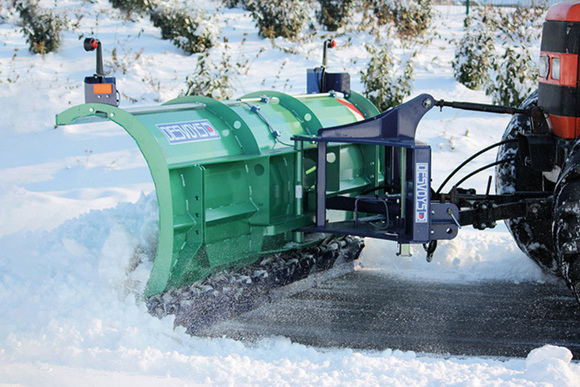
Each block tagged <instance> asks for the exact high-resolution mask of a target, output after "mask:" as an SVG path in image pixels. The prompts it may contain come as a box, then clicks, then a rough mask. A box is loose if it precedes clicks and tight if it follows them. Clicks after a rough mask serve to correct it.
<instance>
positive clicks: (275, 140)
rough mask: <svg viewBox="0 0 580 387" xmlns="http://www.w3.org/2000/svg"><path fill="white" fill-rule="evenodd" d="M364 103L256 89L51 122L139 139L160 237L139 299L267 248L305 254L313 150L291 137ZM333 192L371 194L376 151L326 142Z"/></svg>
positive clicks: (345, 116) (89, 110)
mask: <svg viewBox="0 0 580 387" xmlns="http://www.w3.org/2000/svg"><path fill="white" fill-rule="evenodd" d="M378 113H379V112H378V111H377V109H376V108H375V107H374V106H373V105H372V104H371V103H370V102H369V101H368V100H366V99H365V98H364V97H362V96H360V95H358V94H356V93H352V95H351V96H350V97H349V98H348V99H346V98H344V97H337V96H335V95H334V94H333V95H330V94H328V93H327V94H310V95H304V96H299V97H292V96H289V95H286V94H283V93H278V92H273V91H266V92H256V93H252V94H249V95H247V96H244V97H242V98H241V99H239V100H236V101H225V102H218V101H215V100H212V99H210V98H204V97H182V98H178V99H175V100H172V101H169V102H167V103H165V104H163V105H161V106H158V107H152V108H151V107H149V108H141V109H126V110H124V109H121V108H118V107H115V106H112V105H106V104H99V103H89V104H83V105H79V106H75V107H72V108H70V109H68V110H66V111H64V112H62V113H60V114H58V115H57V116H56V124H57V125H69V124H77V123H83V122H91V121H99V120H110V121H113V122H115V123H117V124H118V125H120V126H121V127H123V128H124V129H125V130H126V131H127V133H129V135H131V136H132V137H133V139H134V140H135V141H136V143H137V145H138V147H139V149H140V150H141V152H142V153H143V156H144V158H145V160H146V161H147V164H148V166H149V170H150V172H151V175H152V178H153V182H154V184H155V190H156V195H157V201H158V205H159V240H158V245H157V253H156V258H155V261H154V264H153V270H152V272H151V275H150V278H149V281H148V283H147V289H146V294H145V296H147V297H151V296H153V295H156V294H159V293H162V292H164V291H167V290H170V289H175V288H180V287H184V286H187V285H189V284H191V283H193V282H195V281H197V280H200V279H202V278H205V277H207V276H208V275H210V274H211V273H214V272H217V271H220V270H223V269H226V268H228V269H229V268H240V267H244V266H247V265H249V264H251V263H253V262H255V261H257V260H258V259H259V258H260V256H262V255H263V254H265V253H268V252H272V251H283V250H288V249H291V248H293V249H295V248H297V247H301V246H302V247H306V246H307V244H308V243H307V242H306V241H307V239H303V235H302V234H300V233H298V232H294V231H293V230H295V229H297V228H299V227H304V226H308V225H311V224H313V220H314V215H315V206H316V203H315V192H314V191H315V190H314V185H315V183H316V173H315V169H316V167H315V166H316V148H315V145H312V144H306V145H302V144H303V143H301V142H297V143H294V141H292V140H291V138H292V137H293V136H296V135H302V136H304V135H315V134H316V133H317V131H318V129H320V128H325V127H332V126H337V125H343V124H348V123H352V122H355V121H357V120H360V119H363V118H368V117H371V116H374V115H376V114H378ZM328 156H329V157H328V158H327V160H328V161H327V163H328V167H327V168H328V176H327V180H328V182H327V184H328V189H329V191H332V192H333V194H357V193H360V192H363V191H364V190H366V189H368V188H369V187H376V186H377V185H378V183H379V180H380V178H381V177H380V176H379V172H378V171H379V170H378V164H379V161H378V150H377V147H376V146H374V145H356V144H331V145H330V146H329V148H328Z"/></svg>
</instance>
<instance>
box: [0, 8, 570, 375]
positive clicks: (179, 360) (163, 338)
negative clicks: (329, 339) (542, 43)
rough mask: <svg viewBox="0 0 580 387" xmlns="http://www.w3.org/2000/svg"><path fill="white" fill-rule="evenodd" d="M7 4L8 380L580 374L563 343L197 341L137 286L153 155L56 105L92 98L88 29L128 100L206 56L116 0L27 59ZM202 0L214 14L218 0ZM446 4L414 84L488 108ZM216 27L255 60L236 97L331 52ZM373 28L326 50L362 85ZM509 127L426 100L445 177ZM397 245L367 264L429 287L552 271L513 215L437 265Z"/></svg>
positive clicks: (444, 253) (295, 87)
mask: <svg viewBox="0 0 580 387" xmlns="http://www.w3.org/2000/svg"><path fill="white" fill-rule="evenodd" d="M8 3H10V2H2V3H0V4H1V5H2V8H0V104H1V106H2V108H1V109H0V252H1V253H0V310H1V311H2V312H1V314H0V385H3V386H4V385H6V386H29V385H34V386H78V385H86V386H104V385H110V384H113V385H123V386H159V385H163V386H196V385H364V386H368V385H518V386H522V385H558V386H574V385H580V365H579V364H578V363H576V362H575V361H573V360H571V359H572V355H571V353H570V351H569V350H568V349H566V348H563V347H555V346H545V347H542V348H538V349H535V350H533V351H532V352H531V353H530V354H529V356H528V357H527V358H526V359H519V358H513V359H494V358H478V357H453V356H442V355H434V354H418V353H414V352H410V351H407V352H402V351H399V350H396V349H388V350H386V351H382V352H372V351H355V350H350V349H320V348H312V347H307V346H304V345H300V344H296V343H292V342H290V340H288V339H287V338H283V337H272V338H269V339H265V340H262V341H259V342H257V343H253V344H250V343H243V342H239V341H234V340H230V339H225V338H222V339H208V338H199V337H190V336H188V335H186V334H185V332H184V330H183V329H182V328H179V327H178V328H174V326H173V320H172V318H170V317H168V318H164V319H162V320H160V319H157V318H155V317H152V316H151V315H149V314H148V313H147V311H146V308H145V305H144V303H143V300H142V298H141V294H142V291H143V288H144V283H145V281H146V279H147V277H148V273H149V269H150V263H149V259H150V258H151V257H152V256H153V255H154V249H155V243H156V232H157V229H156V227H157V225H156V222H157V212H156V211H157V209H156V201H155V195H154V193H153V184H152V181H151V177H150V175H149V172H148V170H147V166H146V164H145V161H144V160H143V158H142V156H141V155H140V153H139V151H138V149H137V148H136V146H135V144H134V143H133V140H132V139H131V138H130V137H129V136H127V135H126V134H125V133H124V132H123V131H122V130H121V129H120V128H118V127H116V126H115V125H105V126H103V125H81V126H70V127H61V128H54V115H55V114H56V113H58V112H60V111H62V110H64V109H66V108H67V107H69V106H71V105H74V104H77V103H82V100H83V97H82V89H81V87H80V86H81V84H82V79H83V77H84V76H85V75H87V74H92V73H93V71H94V57H93V55H92V54H88V53H85V52H84V51H83V50H82V48H81V44H80V40H79V39H80V38H81V37H84V36H89V35H96V37H98V38H99V39H100V40H101V41H102V42H103V45H104V56H105V60H106V67H107V68H110V69H113V70H114V75H115V76H117V79H118V87H119V89H120V90H121V92H122V93H123V99H122V106H130V105H132V104H134V103H132V102H131V101H135V103H136V104H139V105H146V104H149V105H150V104H156V103H158V101H165V100H168V99H171V98H174V97H176V96H177V95H178V93H179V92H180V91H181V90H183V89H184V88H185V84H184V80H185V77H186V76H187V75H189V73H190V72H191V71H192V69H193V68H194V67H195V63H196V59H195V56H185V55H183V53H182V52H180V51H179V50H178V49H176V48H175V47H173V46H172V45H171V43H170V42H168V41H163V40H161V39H160V33H159V31H158V30H157V29H155V28H154V27H153V26H152V25H151V23H150V22H149V21H148V20H147V19H139V18H137V19H136V20H135V21H129V20H125V19H123V17H122V16H121V15H120V13H119V12H118V11H117V10H114V9H111V8H110V6H109V3H108V2H107V1H105V0H97V1H91V2H85V1H73V0H69V1H62V2H58V8H57V9H56V10H57V11H58V12H59V13H61V14H64V13H67V12H68V13H67V15H69V16H71V17H72V15H74V13H72V11H71V10H75V9H82V13H83V14H84V17H83V18H78V16H77V19H78V20H77V19H75V20H74V21H75V22H78V26H76V27H70V28H69V29H68V30H67V31H65V32H64V34H63V45H62V48H61V49H60V50H59V51H58V52H57V53H50V54H47V55H46V56H45V57H41V56H39V55H32V54H30V53H29V52H28V49H27V45H26V42H25V39H24V37H23V36H22V34H21V33H20V31H19V27H18V25H16V23H17V22H18V18H17V17H16V16H14V15H11V14H10V13H9V12H8V11H7V4H8ZM197 3H199V2H196V4H197ZM201 3H202V6H203V7H205V8H206V9H209V10H210V11H211V10H212V7H213V5H212V4H214V3H213V2H201ZM54 4H56V2H52V1H42V2H41V5H42V6H44V7H47V8H52V7H54ZM438 9H439V11H440V13H441V14H440V16H438V17H437V18H436V21H435V23H436V26H437V27H436V29H437V32H438V35H437V36H436V38H435V39H434V41H433V42H432V43H431V44H430V45H429V46H427V47H424V48H423V50H422V51H421V52H420V53H419V54H418V56H417V62H416V63H417V66H416V69H415V74H416V81H415V87H414V92H413V95H417V94H419V93H423V92H427V93H431V94H433V95H434V96H435V97H436V98H437V99H439V98H444V99H448V100H469V101H476V102H489V99H488V98H487V97H485V95H484V94H483V93H482V92H477V91H471V90H468V89H466V88H465V87H463V86H461V85H459V84H458V83H456V82H455V81H454V80H453V75H452V69H451V66H450V61H451V59H452V57H453V47H452V45H451V43H450V41H451V40H452V39H454V38H457V37H458V36H460V35H461V33H462V30H461V26H462V18H463V16H462V15H461V11H459V12H457V13H454V11H453V10H452V9H447V8H438ZM219 23H220V28H221V33H222V34H224V35H227V36H228V38H229V43H228V44H229V45H230V50H231V54H232V60H235V61H240V62H244V63H245V61H247V67H246V70H247V74H246V75H240V76H238V77H237V78H236V79H235V80H234V86H235V87H236V93H235V94H234V95H235V96H238V95H243V94H245V93H248V92H251V91H255V90H256V89H257V88H265V89H267V88H272V87H274V88H276V89H278V90H282V91H287V92H290V93H299V92H301V91H303V90H304V89H305V70H304V69H305V68H308V67H313V66H315V65H318V64H319V60H320V48H321V44H320V42H321V41H322V33H319V35H317V36H315V37H311V38H308V39H306V41H305V42H304V43H292V42H288V41H285V40H282V39H276V41H275V42H274V44H275V46H274V45H273V44H272V43H270V41H269V40H264V39H261V38H259V37H258V35H257V32H256V28H255V26H254V22H253V21H252V20H251V19H250V17H249V16H248V13H247V12H244V11H242V10H241V9H233V10H227V9H225V10H223V13H222V14H221V15H220V17H219ZM371 40H372V36H371V35H369V34H365V33H355V32H349V33H347V34H346V35H344V36H342V37H340V39H339V43H340V42H342V43H344V47H343V48H338V49H336V50H334V51H332V52H331V53H330V56H329V64H330V66H331V67H332V68H335V69H340V70H342V69H343V68H344V69H347V70H348V71H349V72H350V73H351V74H352V76H353V81H352V84H353V89H355V90H361V87H362V86H361V83H360V78H359V71H360V70H361V69H363V68H364V66H365V64H366V63H367V61H368V57H367V53H366V51H365V50H364V48H363V43H364V42H366V41H371ZM280 47H283V48H285V49H286V50H282V49H281V48H280ZM113 49H116V54H117V59H116V62H115V61H112V59H111V53H112V51H113ZM223 50H224V46H223V44H220V45H218V46H217V47H216V48H215V49H214V50H212V56H213V57H214V59H216V60H219V59H220V58H221V52H222V51H223ZM289 51H292V52H295V53H294V54H293V53H289ZM394 52H395V53H396V54H402V53H403V52H402V50H401V49H395V50H394ZM282 66H283V69H280V68H281V67H282ZM507 121H508V118H507V117H497V116H492V115H485V114H476V113H466V112H458V111H452V110H444V111H443V112H438V111H432V112H430V113H429V114H428V115H427V116H426V117H425V119H424V120H423V121H422V123H421V125H420V127H419V130H418V137H419V139H421V140H422V141H424V142H427V143H429V144H430V145H431V146H432V148H433V152H434V154H433V162H434V165H435V166H437V167H436V168H435V169H434V171H433V175H434V176H433V180H434V182H435V183H438V182H441V181H442V180H443V178H444V177H445V176H446V175H447V173H449V171H450V170H451V169H452V168H453V167H454V166H455V165H457V164H458V163H459V162H461V161H462V160H463V159H465V158H466V157H467V156H468V155H470V154H472V153H473V152H475V151H477V150H479V149H481V148H482V147H483V146H484V145H487V144H490V143H492V142H495V141H497V140H498V139H500V138H501V134H502V133H503V128H505V126H506V124H507ZM493 157H494V155H493V154H490V155H488V156H487V159H486V158H484V159H483V160H481V161H479V162H477V163H474V166H473V168H476V167H479V166H481V165H483V164H484V163H487V162H490V161H492V160H493ZM486 181H487V176H486V175H485V174H483V175H482V176H480V177H478V178H474V179H472V180H470V182H471V183H472V184H473V185H474V186H475V187H476V188H478V189H479V190H484V187H485V184H486ZM395 249H396V246H395V245H394V244H392V243H385V242H378V241H367V248H366V250H365V252H364V255H363V258H362V259H361V262H360V264H361V270H374V271H376V272H383V273H385V274H387V275H396V276H402V277H406V278H412V279H414V280H417V281H445V282H459V283H464V282H465V283H469V282H470V281H481V280H494V281H512V282H524V281H540V282H542V281H555V279H554V278H552V277H549V276H547V275H545V274H543V273H542V272H541V271H540V270H539V269H538V268H537V266H536V265H534V264H533V263H532V262H531V261H529V260H528V259H527V258H526V257H525V256H524V255H523V253H521V252H520V251H519V250H518V249H517V247H516V246H515V244H514V243H513V241H512V239H511V236H510V235H509V233H508V232H507V230H506V228H505V227H504V226H503V225H498V227H497V228H496V229H494V230H488V231H485V232H481V231H476V230H472V229H470V228H464V229H462V230H460V233H459V236H458V237H457V238H456V239H455V240H452V241H449V242H446V243H441V244H440V247H439V249H438V250H437V252H436V255H435V258H434V261H433V262H431V263H427V262H425V259H424V255H423V253H421V252H420V251H416V252H415V255H414V256H413V257H410V258H403V257H396V256H395Z"/></svg>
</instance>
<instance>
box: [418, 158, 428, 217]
mask: <svg viewBox="0 0 580 387" xmlns="http://www.w3.org/2000/svg"><path fill="white" fill-rule="evenodd" d="M428 222H429V164H428V163H416V164H415V223H428Z"/></svg>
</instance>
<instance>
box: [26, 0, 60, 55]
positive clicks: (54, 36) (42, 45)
mask: <svg viewBox="0 0 580 387" xmlns="http://www.w3.org/2000/svg"><path fill="white" fill-rule="evenodd" d="M16 7H17V9H18V12H19V13H20V17H21V18H22V32H23V33H24V35H25V36H26V42H27V43H28V45H29V49H30V51H32V52H34V53H35V54H41V55H44V54H46V53H49V52H53V51H56V50H57V49H58V47H59V45H60V32H61V31H62V29H63V27H64V23H63V21H62V20H61V19H60V18H59V17H58V16H55V15H54V14H53V13H52V12H50V11H47V10H39V8H38V2H37V1H32V0H29V1H22V2H18V3H17V4H16Z"/></svg>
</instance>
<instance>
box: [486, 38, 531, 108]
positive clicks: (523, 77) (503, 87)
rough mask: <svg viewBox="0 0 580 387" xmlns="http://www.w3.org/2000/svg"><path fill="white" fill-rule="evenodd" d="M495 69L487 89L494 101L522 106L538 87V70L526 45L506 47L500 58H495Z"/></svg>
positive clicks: (506, 104)
mask: <svg viewBox="0 0 580 387" xmlns="http://www.w3.org/2000/svg"><path fill="white" fill-rule="evenodd" d="M493 69H494V71H495V75H496V77H494V78H493V80H492V81H490V82H489V84H488V86H487V89H486V90H485V93H486V94H487V95H490V96H491V99H492V101H493V103H497V104H500V105H505V106H514V107H517V106H520V105H521V104H522V102H524V99H526V97H527V96H528V95H529V94H530V93H531V92H532V91H533V90H534V89H535V88H536V81H537V74H538V71H537V68H536V65H535V61H534V60H533V59H532V55H531V53H530V50H529V49H528V48H526V47H514V48H510V47H508V48H506V50H505V52H504V54H503V55H502V56H501V57H500V58H496V59H494V61H493Z"/></svg>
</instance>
